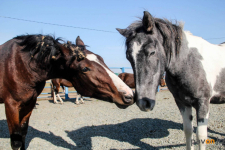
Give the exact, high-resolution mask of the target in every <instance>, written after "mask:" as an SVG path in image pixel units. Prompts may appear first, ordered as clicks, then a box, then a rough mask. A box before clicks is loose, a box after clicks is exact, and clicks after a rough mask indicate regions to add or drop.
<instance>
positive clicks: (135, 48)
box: [131, 42, 142, 62]
mask: <svg viewBox="0 0 225 150" xmlns="http://www.w3.org/2000/svg"><path fill="white" fill-rule="evenodd" d="M141 47H142V44H140V43H138V42H134V43H133V45H132V52H131V55H132V57H133V59H134V62H136V60H137V54H138V53H139V52H140V51H141Z"/></svg>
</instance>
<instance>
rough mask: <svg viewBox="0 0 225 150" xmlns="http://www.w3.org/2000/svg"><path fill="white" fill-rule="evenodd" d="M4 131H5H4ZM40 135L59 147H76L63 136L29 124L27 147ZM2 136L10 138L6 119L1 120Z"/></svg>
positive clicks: (0, 134) (0, 129)
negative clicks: (40, 129)
mask: <svg viewBox="0 0 225 150" xmlns="http://www.w3.org/2000/svg"><path fill="white" fill-rule="evenodd" d="M3 131H4V132H3ZM36 137H39V138H41V139H43V140H46V141H49V142H51V143H52V144H53V145H55V146H57V147H63V148H69V149H75V148H76V146H74V145H73V144H70V143H68V142H67V141H65V140H64V139H63V138H62V137H61V136H57V135H55V134H54V133H52V132H49V133H46V132H43V131H39V130H37V129H35V128H33V127H32V126H29V128H28V133H27V136H26V142H25V144H26V146H25V147H26V149H27V147H28V146H29V144H30V142H31V141H32V139H34V138H36ZM0 138H10V136H9V132H8V125H7V121H6V120H0ZM9 145H10V142H9Z"/></svg>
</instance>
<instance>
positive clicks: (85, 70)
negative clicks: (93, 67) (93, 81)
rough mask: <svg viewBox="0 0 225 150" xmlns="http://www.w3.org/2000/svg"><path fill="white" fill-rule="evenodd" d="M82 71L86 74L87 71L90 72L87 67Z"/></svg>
mask: <svg viewBox="0 0 225 150" xmlns="http://www.w3.org/2000/svg"><path fill="white" fill-rule="evenodd" d="M82 71H83V72H88V71H90V69H89V68H88V67H84V68H83V69H82Z"/></svg>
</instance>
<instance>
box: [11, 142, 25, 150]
mask: <svg viewBox="0 0 225 150" xmlns="http://www.w3.org/2000/svg"><path fill="white" fill-rule="evenodd" d="M11 146H12V149H13V150H18V149H20V148H21V147H22V142H21V141H13V142H12V143H11Z"/></svg>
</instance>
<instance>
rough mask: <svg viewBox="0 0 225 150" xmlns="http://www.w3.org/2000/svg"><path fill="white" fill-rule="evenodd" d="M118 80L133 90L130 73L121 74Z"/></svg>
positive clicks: (133, 84) (132, 76)
mask: <svg viewBox="0 0 225 150" xmlns="http://www.w3.org/2000/svg"><path fill="white" fill-rule="evenodd" d="M119 78H120V79H121V80H123V82H124V83H126V84H127V85H128V86H129V87H130V88H135V83H134V75H133V74H132V73H126V72H125V73H121V74H119Z"/></svg>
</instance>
